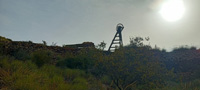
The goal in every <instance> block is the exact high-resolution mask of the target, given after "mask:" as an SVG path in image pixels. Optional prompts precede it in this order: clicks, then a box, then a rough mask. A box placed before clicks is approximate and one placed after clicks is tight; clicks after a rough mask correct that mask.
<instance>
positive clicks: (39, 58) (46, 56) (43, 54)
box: [31, 50, 53, 67]
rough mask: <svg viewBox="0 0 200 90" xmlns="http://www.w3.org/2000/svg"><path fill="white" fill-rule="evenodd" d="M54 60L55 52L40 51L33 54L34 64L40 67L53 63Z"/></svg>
mask: <svg viewBox="0 0 200 90" xmlns="http://www.w3.org/2000/svg"><path fill="white" fill-rule="evenodd" d="M52 58H53V52H51V51H48V50H39V51H35V52H33V53H32V54H31V60H32V62H34V63H35V64H36V65H37V66H38V67H41V66H43V65H44V64H48V63H50V62H51V61H52Z"/></svg>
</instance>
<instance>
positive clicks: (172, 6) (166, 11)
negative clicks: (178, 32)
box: [159, 0, 185, 22]
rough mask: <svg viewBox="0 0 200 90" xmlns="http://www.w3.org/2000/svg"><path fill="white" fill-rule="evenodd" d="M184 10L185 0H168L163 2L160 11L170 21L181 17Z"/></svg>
mask: <svg viewBox="0 0 200 90" xmlns="http://www.w3.org/2000/svg"><path fill="white" fill-rule="evenodd" d="M184 12H185V6H184V3H183V0H167V1H166V2H164V3H163V5H162V7H161V10H160V11H159V13H160V14H161V15H162V17H163V18H164V19H165V20H167V21H170V22H173V21H177V20H179V19H181V18H182V16H183V14H184Z"/></svg>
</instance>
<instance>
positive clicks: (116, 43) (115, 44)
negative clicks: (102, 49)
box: [108, 23, 124, 52]
mask: <svg viewBox="0 0 200 90" xmlns="http://www.w3.org/2000/svg"><path fill="white" fill-rule="evenodd" d="M123 29H124V26H123V24H121V23H119V24H117V27H116V30H117V32H116V34H115V36H114V38H113V40H112V42H111V44H110V47H109V49H108V52H114V51H115V49H117V48H119V47H121V46H123V42H122V30H123Z"/></svg>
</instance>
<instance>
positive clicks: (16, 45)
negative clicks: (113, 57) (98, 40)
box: [0, 36, 94, 55]
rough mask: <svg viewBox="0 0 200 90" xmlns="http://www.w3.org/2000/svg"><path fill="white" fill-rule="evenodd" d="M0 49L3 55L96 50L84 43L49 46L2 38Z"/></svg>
mask: <svg viewBox="0 0 200 90" xmlns="http://www.w3.org/2000/svg"><path fill="white" fill-rule="evenodd" d="M0 48H1V53H4V54H9V55H12V54H13V53H14V52H15V51H17V50H19V49H23V50H26V51H28V52H33V51H37V50H43V49H46V50H51V51H53V52H55V53H58V54H62V53H66V52H72V53H76V52H78V51H79V50H81V49H83V48H94V43H92V42H84V43H82V44H74V45H65V46H63V47H60V46H47V45H44V44H39V43H33V42H31V41H12V40H11V39H7V38H5V37H1V36H0Z"/></svg>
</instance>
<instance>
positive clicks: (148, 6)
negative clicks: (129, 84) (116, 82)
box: [0, 0, 200, 50]
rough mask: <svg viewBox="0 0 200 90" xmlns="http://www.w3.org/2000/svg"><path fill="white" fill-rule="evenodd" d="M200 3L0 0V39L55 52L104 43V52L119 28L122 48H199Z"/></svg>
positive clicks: (169, 0) (191, 0)
mask: <svg viewBox="0 0 200 90" xmlns="http://www.w3.org/2000/svg"><path fill="white" fill-rule="evenodd" d="M199 3H200V0H0V36H3V37H6V38H10V39H12V40H14V41H29V40H30V41H32V42H35V43H42V40H44V41H46V42H47V45H51V44H52V42H54V43H56V44H57V45H59V46H62V45H64V44H65V45H66V44H77V43H82V42H87V41H89V42H93V43H94V44H95V45H97V44H99V43H100V42H102V41H104V42H105V43H107V45H106V49H108V47H109V45H110V44H111V41H112V39H113V37H114V35H115V33H116V25H117V24H118V23H122V24H123V25H124V29H123V31H122V39H123V44H124V45H127V44H129V40H130V39H129V38H130V37H136V36H141V37H149V38H150V41H149V42H148V43H147V44H150V45H152V46H153V47H154V46H155V45H156V46H158V47H160V48H165V49H167V50H172V49H173V48H174V47H179V46H182V45H189V46H196V47H198V48H199V47H200V41H199V38H200V35H199V33H200V25H199V23H200V20H199V16H200V10H199V8H200V5H199Z"/></svg>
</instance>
